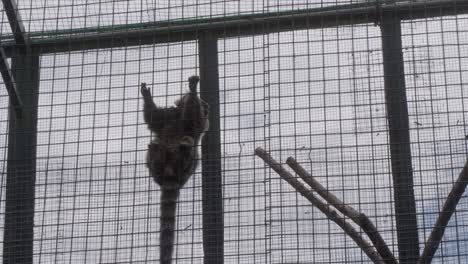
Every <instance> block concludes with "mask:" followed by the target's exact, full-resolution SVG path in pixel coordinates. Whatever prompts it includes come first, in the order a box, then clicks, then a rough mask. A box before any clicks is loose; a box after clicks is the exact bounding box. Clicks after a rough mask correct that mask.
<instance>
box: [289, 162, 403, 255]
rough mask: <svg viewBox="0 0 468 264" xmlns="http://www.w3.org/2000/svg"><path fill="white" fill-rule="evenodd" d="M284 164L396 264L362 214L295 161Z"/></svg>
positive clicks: (372, 225)
mask: <svg viewBox="0 0 468 264" xmlns="http://www.w3.org/2000/svg"><path fill="white" fill-rule="evenodd" d="M286 163H287V164H288V165H289V167H291V168H292V169H293V170H294V171H295V172H296V173H297V174H298V175H299V176H300V177H301V178H302V179H303V180H304V181H305V182H306V183H307V184H308V185H309V186H310V187H311V188H312V189H313V190H314V191H316V192H317V193H318V194H319V195H320V196H321V197H322V198H323V199H325V201H327V202H328V203H329V204H331V205H333V206H334V207H335V208H336V209H338V211H340V212H341V213H342V214H344V215H345V216H347V217H349V218H350V219H351V220H353V221H354V222H355V223H356V224H357V225H359V226H360V227H361V228H362V230H364V232H365V233H366V234H367V236H368V237H369V239H370V240H371V241H372V243H373V244H374V246H375V248H376V249H377V251H378V252H379V254H380V255H381V256H382V258H383V259H384V261H385V263H387V264H398V261H397V260H396V258H395V256H394V255H393V253H392V252H391V251H390V249H389V248H388V246H387V244H386V243H385V241H384V239H383V238H382V236H381V235H380V233H379V232H378V231H377V228H376V227H375V226H374V224H373V223H372V221H371V220H370V219H369V218H368V217H367V216H366V215H365V214H364V213H360V212H358V211H357V210H355V209H354V208H353V207H351V206H349V205H347V204H345V203H344V202H343V201H341V200H340V199H339V198H338V197H336V196H335V195H334V194H333V193H331V192H330V191H328V190H327V189H326V188H325V187H324V186H323V185H321V184H320V183H319V182H318V181H316V180H315V179H314V178H313V177H312V175H310V173H308V172H307V171H306V170H305V169H304V168H303V167H302V166H301V165H300V164H299V163H297V161H296V160H295V159H294V158H292V157H289V158H288V159H287V160H286Z"/></svg>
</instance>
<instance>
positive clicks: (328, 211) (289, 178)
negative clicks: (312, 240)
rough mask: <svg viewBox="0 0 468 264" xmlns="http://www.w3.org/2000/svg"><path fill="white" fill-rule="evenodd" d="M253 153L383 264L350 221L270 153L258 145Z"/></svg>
mask: <svg viewBox="0 0 468 264" xmlns="http://www.w3.org/2000/svg"><path fill="white" fill-rule="evenodd" d="M255 154H256V155H257V156H259V157H260V158H261V159H263V161H265V163H266V164H268V166H270V168H272V169H273V170H274V171H275V172H276V173H278V174H279V176H280V177H281V178H283V179H284V180H285V181H286V182H288V183H289V184H290V185H291V186H292V187H294V189H296V191H298V192H299V193H300V194H301V195H302V196H304V197H305V198H306V199H307V200H309V201H310V202H311V203H312V205H313V206H315V207H317V208H318V209H319V210H320V211H321V212H322V213H323V214H325V215H326V216H327V217H328V219H330V220H332V221H333V222H335V223H336V224H337V225H338V226H339V227H341V228H342V229H343V230H344V231H345V232H346V234H347V235H348V236H349V237H351V239H353V240H354V242H356V244H357V245H358V246H359V247H360V248H361V249H362V251H364V253H365V254H366V255H367V256H368V257H369V258H370V259H371V260H372V261H373V262H374V263H379V264H385V262H384V261H383V259H382V257H381V256H380V254H379V253H378V252H377V251H376V250H375V249H374V247H373V246H372V245H371V244H369V243H368V242H367V241H366V240H365V239H364V238H363V237H362V236H361V235H360V234H359V232H358V231H357V230H356V229H355V228H354V227H353V226H352V225H351V224H350V223H348V222H346V221H345V220H344V218H343V217H341V216H340V215H339V214H338V212H337V211H336V210H334V209H333V208H331V207H330V206H329V205H327V204H326V203H324V202H322V201H321V200H320V199H318V198H317V197H315V196H314V195H313V194H312V192H311V191H310V190H309V189H308V188H307V187H305V186H304V184H302V183H301V182H300V181H298V179H297V178H295V177H294V176H293V175H292V174H290V173H289V172H288V171H287V170H285V169H284V168H283V167H282V166H281V164H279V163H278V162H277V161H276V160H274V159H273V158H272V157H271V156H270V154H268V153H267V152H266V151H265V150H264V149H262V148H260V147H258V148H257V149H255Z"/></svg>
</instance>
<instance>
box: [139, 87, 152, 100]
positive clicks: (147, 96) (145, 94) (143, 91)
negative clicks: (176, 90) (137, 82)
mask: <svg viewBox="0 0 468 264" xmlns="http://www.w3.org/2000/svg"><path fill="white" fill-rule="evenodd" d="M140 92H141V95H143V99H145V100H150V99H152V97H151V92H150V89H149V88H147V87H146V83H141V89H140Z"/></svg>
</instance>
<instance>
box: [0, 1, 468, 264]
mask: <svg viewBox="0 0 468 264" xmlns="http://www.w3.org/2000/svg"><path fill="white" fill-rule="evenodd" d="M380 2H385V3H387V4H389V5H391V4H392V3H393V4H395V2H398V1H393V2H392V3H389V2H391V1H380ZM416 2H425V3H427V5H429V4H430V2H431V1H430V0H427V1H415V3H416ZM367 3H371V4H372V5H374V4H375V3H377V2H374V1H364V0H363V1H352V0H339V1H338V0H334V1H325V0H302V1H298V0H295V1H273V0H271V1H266V0H265V1H227V0H219V1H211V0H210V1H201V0H197V1H167V2H161V1H155V0H153V1H150V0H140V1H118V0H109V1H106V0H100V1H50V0H48V1H45V0H42V1H18V11H19V13H20V14H21V17H22V18H23V23H24V25H25V28H26V30H27V32H29V33H30V36H31V38H32V40H33V44H34V43H40V41H44V40H46V39H54V38H55V37H57V36H65V37H71V36H72V35H78V36H79V35H80V34H83V32H85V31H87V30H90V29H92V30H93V31H95V32H99V31H100V30H101V29H102V30H104V29H105V30H107V31H106V32H110V34H111V36H112V34H113V32H115V33H117V32H120V31H121V30H122V29H123V28H124V30H127V31H128V32H129V33H130V32H131V31H132V30H138V29H139V28H141V27H142V26H143V25H148V24H151V23H153V22H157V23H160V22H166V21H179V22H180V21H182V22H187V21H188V22H189V23H193V25H194V26H195V27H196V25H197V23H199V21H200V20H201V19H210V18H221V19H224V18H229V17H230V16H245V15H253V14H265V13H269V12H278V11H291V10H302V9H303V10H308V9H311V10H312V9H314V10H315V9H316V8H334V7H336V6H342V7H343V6H348V5H351V4H367ZM377 4H379V3H377ZM448 6H449V7H453V8H457V5H455V4H453V5H450V4H448ZM440 9H442V7H440ZM311 12H312V11H311ZM337 20H338V18H337ZM351 21H352V17H351ZM375 22H378V21H375ZM122 25H124V26H122ZM113 27H115V28H116V29H115V31H113V30H112V28H113ZM278 27H279V26H278ZM401 28H402V52H403V57H404V68H405V76H402V77H403V78H404V79H405V81H406V93H407V98H408V112H409V113H408V117H409V133H410V140H411V142H408V143H410V145H411V155H412V164H413V171H412V173H413V181H414V186H413V188H414V195H415V200H416V217H417V220H418V234H419V243H420V247H421V248H422V247H423V246H424V243H425V240H426V239H427V237H428V236H429V233H430V232H431V229H432V227H433V225H434V223H435V221H436V218H437V215H438V212H439V211H440V210H441V208H442V205H443V203H444V201H445V199H446V197H447V195H448V193H449V191H450V189H451V188H452V185H453V183H454V182H455V180H456V178H457V177H458V174H459V173H460V171H461V169H462V168H463V165H464V162H465V161H466V158H467V156H468V143H467V139H468V88H467V87H468V15H463V14H460V15H453V16H440V17H426V18H418V19H414V20H411V19H407V20H404V21H402V23H401ZM109 29H110V31H109ZM172 30H173V31H172ZM200 30H202V29H200ZM167 31H168V35H171V34H178V31H177V29H173V28H171V27H170V26H169V25H168V26H167ZM252 31H253V30H252ZM0 32H1V36H2V39H3V44H2V45H10V44H8V43H11V42H12V41H13V37H12V31H11V29H10V25H9V23H8V19H7V17H6V15H5V12H4V10H2V17H1V21H0ZM220 32H223V31H222V28H221V29H220ZM220 34H221V36H223V33H220ZM224 34H225V35H226V38H223V37H220V38H218V60H219V67H218V70H219V97H220V102H219V106H220V124H221V128H220V131H219V133H220V135H221V142H220V143H219V145H220V146H219V147H220V148H221V153H222V157H220V161H221V164H222V173H221V175H220V177H222V182H223V186H222V192H223V198H222V202H223V212H222V214H223V219H224V230H223V231H222V232H223V234H224V262H225V263H370V261H369V259H368V258H367V256H366V255H365V254H364V253H363V252H362V250H361V249H360V248H358V247H357V245H356V244H355V243H354V241H353V240H352V239H350V238H349V237H348V236H347V235H346V233H345V232H343V230H341V229H340V228H339V227H338V226H336V225H335V224H334V223H333V222H331V221H330V220H329V219H328V218H327V217H326V216H324V215H323V214H322V213H321V212H320V211H318V210H317V209H315V208H313V207H312V206H311V204H310V203H309V202H308V201H307V200H305V199H304V198H303V197H302V196H301V195H300V194H299V193H298V192H296V191H294V189H293V188H291V186H290V185H288V184H286V182H284V181H283V180H282V179H281V178H280V177H279V176H278V175H276V174H275V173H274V172H273V171H272V170H271V169H269V168H268V167H267V166H265V164H264V163H263V162H262V161H261V160H260V159H259V158H258V157H256V156H255V155H254V149H255V148H256V147H258V146H262V147H263V148H265V149H267V150H268V151H269V152H270V154H271V155H272V156H275V157H276V158H277V159H278V160H279V161H281V163H282V164H284V163H285V161H286V158H287V157H289V156H293V157H295V158H296V160H297V161H298V162H299V163H301V164H302V165H303V166H304V167H305V168H306V169H307V170H309V171H310V172H311V174H312V175H313V176H314V178H315V179H317V180H318V181H320V182H321V183H322V184H323V185H324V186H325V187H327V188H328V189H329V190H330V191H331V192H333V193H334V194H335V195H337V196H338V197H339V198H340V199H342V200H343V201H344V202H345V203H346V204H348V205H351V206H353V207H354V208H356V209H357V210H359V211H361V212H364V213H365V214H366V215H368V216H369V217H370V219H371V220H372V221H373V222H374V224H375V225H376V227H377V229H378V230H379V232H380V233H381V234H382V236H383V237H384V239H385V240H386V242H387V243H388V245H389V247H390V249H391V250H392V251H393V252H394V254H396V255H398V243H397V230H396V225H395V221H396V219H395V218H396V215H395V205H394V202H395V197H394V193H393V188H394V186H393V180H392V170H391V153H390V142H389V133H390V131H389V128H388V122H387V116H388V115H387V114H388V113H387V109H386V104H385V91H384V90H385V86H384V77H385V76H384V71H383V59H382V57H383V51H382V36H381V32H380V29H379V27H378V26H377V25H376V24H375V23H374V22H369V23H359V24H349V25H341V24H340V25H339V26H335V27H328V26H327V27H326V26H323V27H318V28H314V29H302V27H301V29H300V30H299V29H296V28H295V26H294V23H293V24H291V25H290V28H289V29H288V30H284V28H282V30H281V32H276V31H275V28H268V27H265V28H264V32H262V33H260V34H259V33H258V31H255V34H254V33H253V32H252V34H251V35H248V34H247V35H246V34H245V32H244V33H243V34H242V35H241V34H239V36H235V34H234V35H233V34H232V32H230V33H228V32H225V33H224ZM218 36H219V35H218ZM34 41H36V42H34ZM155 41H156V40H155ZM97 43H98V44H97V47H98V49H87V42H85V41H84V40H83V42H82V50H78V51H77V50H76V49H75V48H74V49H73V50H72V51H68V52H67V51H65V52H63V51H62V50H60V52H48V53H47V54H42V55H41V57H40V59H41V61H40V83H39V106H38V126H37V146H36V147H37V149H36V150H37V161H36V170H35V181H36V182H35V211H34V212H35V213H34V229H33V230H34V234H33V235H34V239H33V260H34V262H35V263H152V262H157V261H158V260H159V249H158V247H159V242H158V241H159V240H158V237H159V206H160V198H159V187H158V186H157V185H156V184H155V183H154V182H153V181H152V179H151V178H150V177H149V176H148V171H147V169H146V167H145V152H146V149H147V145H148V143H149V140H150V136H151V135H150V132H149V131H148V130H147V127H146V125H145V123H144V121H143V115H142V107H143V101H142V99H141V96H140V94H139V84H140V83H141V82H146V83H147V84H148V86H149V87H151V89H152V94H153V97H154V100H155V102H156V104H158V105H161V106H170V105H172V104H173V102H174V101H175V100H177V99H178V98H179V97H180V96H181V95H182V94H183V93H184V92H186V91H187V85H186V79H187V78H188V77H189V76H191V75H194V74H200V69H199V66H200V62H199V51H198V44H197V41H196V40H192V39H189V40H187V41H178V42H168V43H161V44H151V45H146V44H145V45H134V44H132V45H130V44H128V45H125V41H124V42H123V43H124V44H123V45H120V44H121V43H122V42H121V41H117V40H116V41H115V47H112V48H109V47H108V46H105V47H102V48H99V47H100V46H99V39H98V42H97ZM117 43H119V45H117ZM57 45H59V44H57ZM60 45H61V44H60ZM2 47H3V46H2ZM50 47H51V48H52V49H53V47H54V46H53V41H52V44H51V46H50ZM49 50H50V49H49ZM39 52H40V51H39ZM14 56H15V55H13V57H14ZM1 86H2V89H0V112H1V113H2V114H1V115H0V116H1V117H0V149H1V151H2V153H1V157H0V171H1V178H0V182H1V186H0V199H1V202H0V235H1V236H2V237H3V234H4V232H5V226H4V219H5V216H6V214H7V213H6V211H5V201H6V198H5V195H6V194H5V193H6V180H7V161H8V148H15V147H16V146H11V145H10V146H8V137H9V120H10V119H11V116H9V114H8V109H9V108H8V95H7V92H6V89H4V88H3V87H4V86H5V84H4V83H3V82H2V84H1ZM202 96H203V95H202ZM201 178H202V169H201V167H200V168H198V169H197V171H196V172H195V174H194V175H193V176H192V177H191V179H190V180H189V182H188V183H187V184H186V185H185V187H184V188H183V190H182V192H181V197H180V201H179V203H178V209H177V218H176V221H177V224H176V227H177V233H176V241H175V244H176V249H175V252H174V262H176V263H203V256H204V251H203V240H202V233H203V223H202V214H203V212H202V198H201V197H202V179H201ZM19 191H20V190H19ZM467 227H468V203H467V197H466V194H464V195H463V197H462V199H461V201H460V203H459V204H458V207H457V211H456V213H455V214H454V216H453V218H452V219H451V221H450V223H449V226H448V227H447V230H446V233H445V236H444V238H443V241H442V242H441V245H440V247H439V250H438V252H437V254H436V256H435V258H434V261H433V262H434V263H465V262H467V261H468V250H467V249H468V232H467V230H468V228H467ZM213 232H215V230H213ZM360 232H362V231H360ZM1 241H2V242H0V244H1V245H2V248H3V246H4V244H5V242H4V241H3V240H1ZM2 250H3V249H0V252H2V253H3V251H2ZM17 254H21V252H18V253H17ZM0 255H2V256H3V254H0Z"/></svg>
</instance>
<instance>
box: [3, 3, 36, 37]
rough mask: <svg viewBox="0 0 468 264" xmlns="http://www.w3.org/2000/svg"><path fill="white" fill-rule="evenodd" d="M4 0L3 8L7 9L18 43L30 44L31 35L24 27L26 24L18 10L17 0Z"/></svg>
mask: <svg viewBox="0 0 468 264" xmlns="http://www.w3.org/2000/svg"><path fill="white" fill-rule="evenodd" d="M2 2H3V9H4V10H5V13H6V14H7V17H8V22H9V23H10V27H11V31H12V32H13V35H14V36H15V42H16V44H19V45H26V46H29V43H30V41H29V37H28V35H27V34H26V30H25V29H24V25H23V22H22V20H21V16H20V13H19V11H18V5H17V4H16V2H15V0H2Z"/></svg>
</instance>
